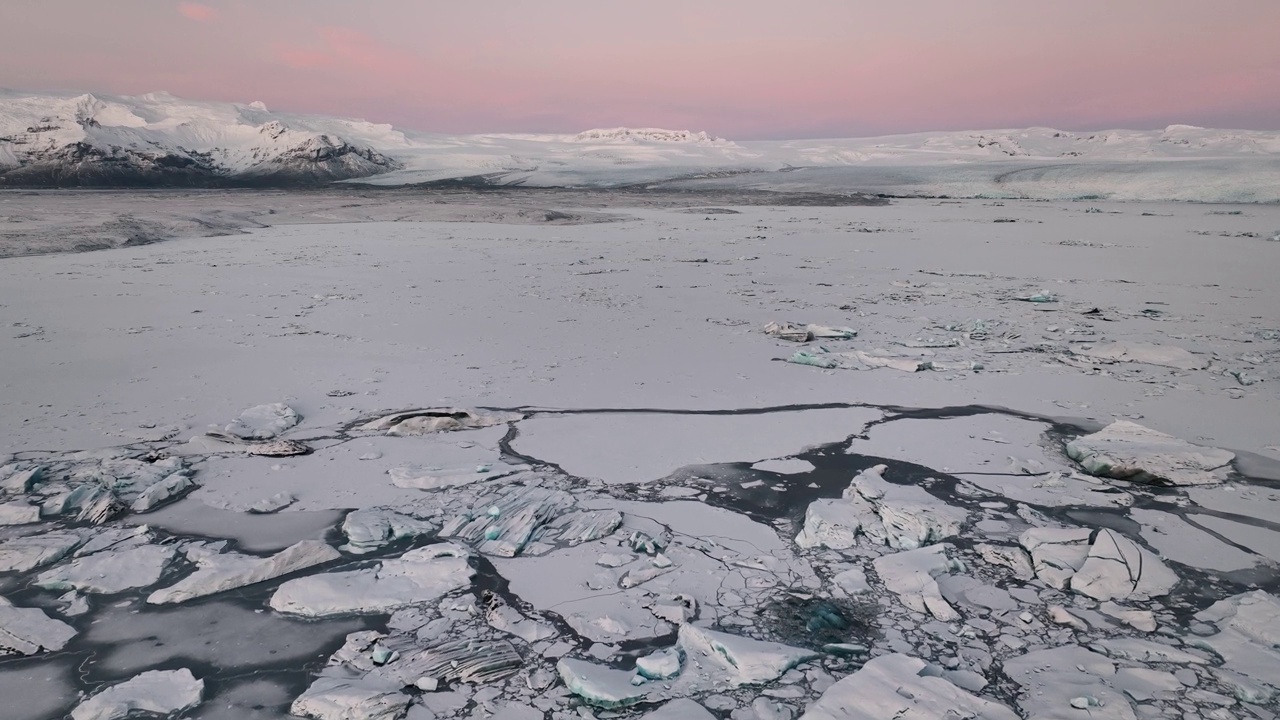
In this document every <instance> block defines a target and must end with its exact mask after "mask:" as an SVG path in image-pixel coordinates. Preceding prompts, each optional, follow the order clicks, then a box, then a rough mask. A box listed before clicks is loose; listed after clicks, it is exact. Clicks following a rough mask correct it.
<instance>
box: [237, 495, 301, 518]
mask: <svg viewBox="0 0 1280 720" xmlns="http://www.w3.org/2000/svg"><path fill="white" fill-rule="evenodd" d="M297 501H298V498H296V497H294V496H293V493H288V492H278V493H276V494H275V495H272V496H271V497H265V498H263V499H261V500H259V501H257V502H255V503H253V504H252V505H250V506H249V508H248V509H249V512H251V513H254V514H255V515H269V514H271V513H273V512H279V511H280V510H283V509H285V508H287V507H289V506H290V505H292V504H294V503H295V502H297Z"/></svg>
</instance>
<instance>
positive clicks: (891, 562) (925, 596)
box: [873, 543, 964, 622]
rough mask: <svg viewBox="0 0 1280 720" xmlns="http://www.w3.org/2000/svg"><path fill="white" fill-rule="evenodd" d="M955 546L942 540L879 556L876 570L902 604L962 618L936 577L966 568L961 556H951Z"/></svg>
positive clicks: (939, 616) (948, 618)
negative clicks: (948, 555) (960, 558)
mask: <svg viewBox="0 0 1280 720" xmlns="http://www.w3.org/2000/svg"><path fill="white" fill-rule="evenodd" d="M950 548H951V546H950V545H948V544H946V543H942V544H940V545H930V546H928V547H923V548H919V549H916V550H905V551H902V552H896V553H893V554H891V555H882V556H880V557H878V558H876V559H875V561H874V563H873V564H874V565H875V568H876V574H878V575H879V576H880V579H881V580H883V581H884V584H885V587H886V588H888V589H889V591H890V592H892V593H893V594H895V595H897V596H898V599H900V600H901V601H902V604H904V605H906V606H907V607H908V608H910V609H912V610H915V611H916V612H919V613H929V614H931V615H933V616H934V617H935V618H937V619H939V620H941V621H943V622H951V621H953V620H959V619H960V614H959V613H958V612H956V610H955V608H953V607H951V605H949V604H948V603H947V601H946V600H945V599H944V598H943V597H942V591H941V589H940V588H939V587H938V581H937V580H936V578H937V577H938V576H939V575H943V574H946V573H949V572H952V571H959V570H963V569H964V565H963V564H961V563H960V561H958V560H952V559H950V558H948V557H947V552H948V550H950Z"/></svg>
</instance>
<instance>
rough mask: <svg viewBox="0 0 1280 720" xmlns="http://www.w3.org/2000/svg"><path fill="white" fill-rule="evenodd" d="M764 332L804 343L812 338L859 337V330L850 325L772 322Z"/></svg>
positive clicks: (843, 338) (846, 338)
mask: <svg viewBox="0 0 1280 720" xmlns="http://www.w3.org/2000/svg"><path fill="white" fill-rule="evenodd" d="M764 334H765V335H772V336H773V337H776V338H779V339H782V340H790V341H791V342H799V343H802V342H809V341H810V340H848V339H850V338H853V337H857V335H858V331H857V330H854V329H853V328H848V327H828V326H826V325H813V324H800V323H789V322H783V323H779V322H771V323H769V324H767V325H765V326H764Z"/></svg>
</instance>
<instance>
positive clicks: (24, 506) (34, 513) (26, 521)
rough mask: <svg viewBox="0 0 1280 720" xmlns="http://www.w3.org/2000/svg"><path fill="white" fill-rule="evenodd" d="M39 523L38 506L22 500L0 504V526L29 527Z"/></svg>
mask: <svg viewBox="0 0 1280 720" xmlns="http://www.w3.org/2000/svg"><path fill="white" fill-rule="evenodd" d="M38 522H40V506H39V505H30V504H28V503H26V502H24V501H22V500H17V501H14V502H8V503H0V525H30V524H31V523H38Z"/></svg>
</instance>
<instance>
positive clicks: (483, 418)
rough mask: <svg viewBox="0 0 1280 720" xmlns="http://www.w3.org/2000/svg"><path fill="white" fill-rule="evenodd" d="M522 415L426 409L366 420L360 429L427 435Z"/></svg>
mask: <svg viewBox="0 0 1280 720" xmlns="http://www.w3.org/2000/svg"><path fill="white" fill-rule="evenodd" d="M522 418H524V415H522V414H520V413H512V412H498V411H482V410H464V409H461V408H427V409H423V410H407V411H405V412H398V413H393V414H391V415H387V416H385V417H381V418H378V419H377V420H374V421H372V422H368V423H365V424H364V425H361V426H360V429H361V430H364V431H366V432H385V433H386V434H388V435H427V434H430V433H437V432H452V431H456V430H472V429H475V428H483V427H490V426H493V425H501V424H503V423H508V422H514V421H516V420H520V419H522Z"/></svg>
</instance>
